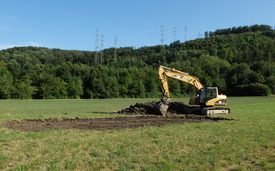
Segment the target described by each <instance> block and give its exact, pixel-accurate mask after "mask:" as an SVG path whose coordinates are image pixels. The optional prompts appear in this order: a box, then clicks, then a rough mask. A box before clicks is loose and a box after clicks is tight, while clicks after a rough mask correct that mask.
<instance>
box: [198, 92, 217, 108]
mask: <svg viewBox="0 0 275 171" xmlns="http://www.w3.org/2000/svg"><path fill="white" fill-rule="evenodd" d="M217 95H218V92H217V87H205V88H203V89H201V91H200V105H202V106H214V101H215V100H216V99H217ZM212 101H213V102H212Z"/></svg>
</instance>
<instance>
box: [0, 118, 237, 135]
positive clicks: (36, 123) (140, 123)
mask: <svg viewBox="0 0 275 171" xmlns="http://www.w3.org/2000/svg"><path fill="white" fill-rule="evenodd" d="M220 120H233V119H226V118H221V117H208V116H196V115H187V116H177V115H174V116H168V117H164V116H156V115H143V116H125V117H106V118H78V117H77V118H48V119H23V120H13V121H6V122H0V125H2V126H4V127H6V128H12V129H16V130H19V131H34V132H39V131H45V130H59V129H87V130H113V129H126V128H138V127H144V126H164V125H167V124H171V123H176V124H183V123H185V122H195V123H201V122H217V121H220Z"/></svg>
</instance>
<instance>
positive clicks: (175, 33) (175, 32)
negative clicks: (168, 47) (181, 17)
mask: <svg viewBox="0 0 275 171" xmlns="http://www.w3.org/2000/svg"><path fill="white" fill-rule="evenodd" d="M176 36H177V27H174V42H175V41H176Z"/></svg>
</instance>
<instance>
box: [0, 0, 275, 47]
mask: <svg viewBox="0 0 275 171" xmlns="http://www.w3.org/2000/svg"><path fill="white" fill-rule="evenodd" d="M274 15H275V1H274V0H227V1H224V0H2V1H1V2H0V23H1V24H0V33H1V36H0V50H1V49H6V48H10V47H14V46H38V47H48V48H59V49H67V50H88V51H95V50H96V49H95V47H96V30H97V29H98V35H99V36H98V39H99V41H98V46H99V50H100V49H101V36H102V35H103V36H104V37H103V45H104V46H103V48H110V47H114V46H115V37H117V47H118V48H119V47H128V46H133V47H136V48H139V47H142V46H155V45H159V44H161V26H162V25H163V26H164V27H163V28H164V35H163V39H164V42H163V43H164V44H167V45H169V44H170V43H171V42H174V31H176V32H175V33H176V36H175V37H176V40H180V42H184V41H185V26H187V32H186V33H187V40H192V39H196V38H198V37H199V36H200V37H204V32H205V31H215V30H216V29H223V28H231V27H233V26H236V27H238V26H246V25H248V26H250V25H254V24H259V25H260V24H267V25H270V26H272V27H274V25H275V17H274ZM175 27H176V29H174V28H175ZM200 34H201V35H200Z"/></svg>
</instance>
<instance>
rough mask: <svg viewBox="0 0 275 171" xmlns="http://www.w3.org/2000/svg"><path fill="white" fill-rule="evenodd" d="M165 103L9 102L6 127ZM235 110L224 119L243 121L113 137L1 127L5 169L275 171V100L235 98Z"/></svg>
mask: <svg viewBox="0 0 275 171" xmlns="http://www.w3.org/2000/svg"><path fill="white" fill-rule="evenodd" d="M158 100H159V99H107V100H1V101H0V107H1V110H0V121H8V120H20V119H23V118H49V117H53V118H55V117H57V118H63V117H109V116H119V115H117V114H114V113H115V112H116V111H119V110H121V109H124V108H127V107H129V106H130V105H134V104H135V103H136V102H139V103H144V102H149V101H158ZM172 101H183V102H186V103H188V99H187V98H185V99H172ZM228 107H229V108H230V109H231V114H229V115H221V117H227V118H235V119H236V120H234V121H221V122H216V123H184V124H182V125H177V124H169V125H166V126H163V127H153V126H148V127H140V128H137V129H124V130H109V131H96V130H92V131H91V130H73V129H72V130H58V131H44V132H20V131H17V130H13V129H7V128H4V127H1V126H0V170H275V141H274V140H275V124H274V123H275V97H229V98H228Z"/></svg>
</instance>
